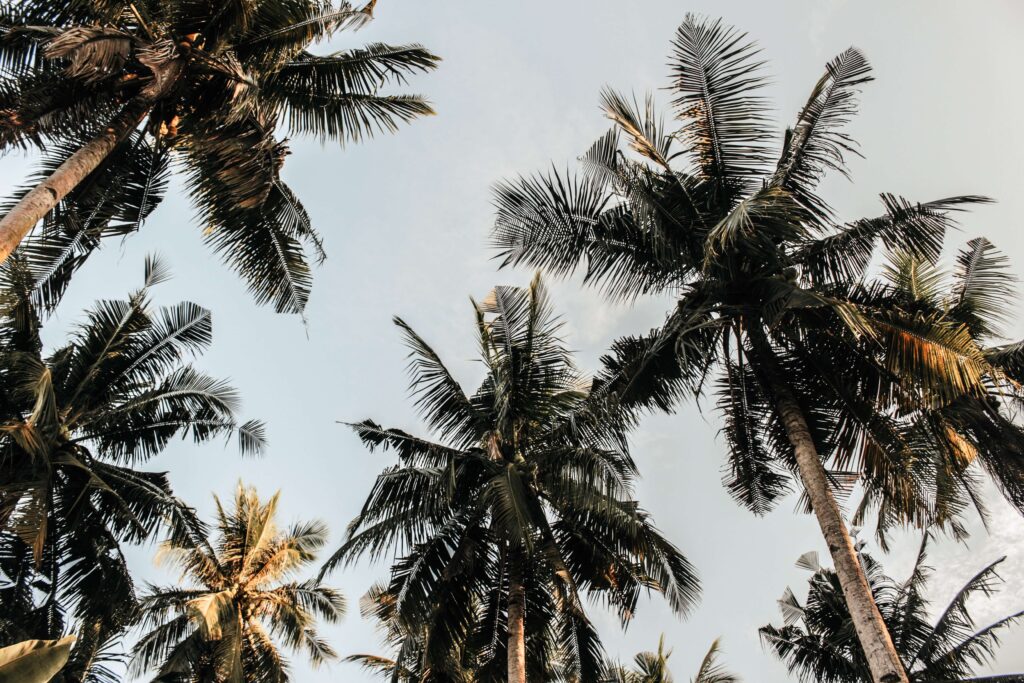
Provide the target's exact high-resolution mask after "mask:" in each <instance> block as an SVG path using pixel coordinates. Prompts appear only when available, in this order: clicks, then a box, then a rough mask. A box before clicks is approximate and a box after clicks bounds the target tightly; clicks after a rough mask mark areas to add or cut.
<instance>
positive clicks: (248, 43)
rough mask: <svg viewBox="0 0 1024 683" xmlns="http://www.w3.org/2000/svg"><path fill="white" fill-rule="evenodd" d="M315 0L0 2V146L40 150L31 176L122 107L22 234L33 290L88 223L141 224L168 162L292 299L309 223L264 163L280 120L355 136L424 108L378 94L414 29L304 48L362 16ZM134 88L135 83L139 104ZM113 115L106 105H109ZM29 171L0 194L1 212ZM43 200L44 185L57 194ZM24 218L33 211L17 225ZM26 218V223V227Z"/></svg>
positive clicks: (214, 220)
mask: <svg viewBox="0 0 1024 683" xmlns="http://www.w3.org/2000/svg"><path fill="white" fill-rule="evenodd" d="M373 4H374V3H370V5H368V6H366V7H364V8H362V9H357V8H354V7H352V6H351V5H350V4H348V2H345V1H342V2H341V3H340V4H338V5H335V4H333V3H332V2H331V1H330V0H258V1H255V2H234V1H232V2H214V1H212V0H136V1H135V2H132V3H122V2H108V1H106V0H62V1H61V2H52V1H51V0H23V1H16V2H13V3H10V2H5V3H3V4H2V5H0V112H2V113H0V151H3V150H10V149H12V148H16V147H25V146H37V147H40V148H42V149H44V150H45V154H44V156H43V160H42V166H41V168H40V170H39V173H38V175H37V176H36V177H34V178H32V185H39V184H40V183H43V181H44V180H45V179H46V178H48V177H51V176H52V174H53V173H54V172H55V171H57V170H58V168H59V167H61V165H62V164H64V163H65V162H66V161H68V160H69V159H70V158H71V157H72V155H73V154H74V153H75V152H76V150H80V149H82V148H83V146H84V145H86V143H87V141H89V140H91V139H94V137H95V136H96V135H97V134H98V133H99V132H101V131H103V130H105V127H107V128H106V129H107V130H110V129H111V127H112V126H114V124H113V123H108V122H111V121H114V122H118V121H121V120H122V119H123V118H124V117H128V118H129V119H131V120H128V121H126V123H125V131H124V135H123V136H121V139H119V141H118V142H117V144H116V146H114V147H113V149H112V150H110V151H109V154H108V155H107V156H106V158H105V159H104V160H103V161H102V163H100V164H99V165H98V167H97V168H95V170H92V171H91V172H90V173H89V174H88V175H87V176H86V177H84V178H83V179H80V182H77V183H76V185H75V187H74V188H73V189H72V190H71V191H70V193H69V194H67V196H65V197H63V199H62V200H61V201H60V202H59V203H58V204H57V205H56V206H55V207H53V209H52V210H51V211H49V212H48V213H47V214H46V216H45V218H44V219H43V222H42V228H41V229H40V230H39V231H38V232H37V234H36V236H35V237H34V238H31V239H30V240H29V241H28V242H26V243H24V244H23V246H22V251H23V252H24V253H25V256H26V258H27V260H28V262H29V263H30V265H31V267H32V272H33V275H34V283H33V287H34V289H35V290H36V291H37V292H38V293H39V294H40V295H42V296H43V299H44V300H45V299H46V296H45V295H46V294H47V293H48V292H50V291H52V290H54V289H60V288H62V287H64V286H66V284H67V280H68V278H69V277H70V276H71V274H72V273H73V272H74V270H75V269H76V268H78V266H79V265H80V264H81V263H82V262H83V261H84V260H85V259H86V258H87V257H88V256H89V254H91V253H92V252H93V251H94V250H95V249H96V248H97V247H98V246H99V245H100V244H101V242H102V240H103V239H104V238H107V237H111V236H116V235H125V234H128V233H130V232H133V231H135V230H137V229H138V228H139V227H141V225H142V223H143V221H144V220H145V219H146V217H147V216H148V215H149V214H150V213H151V212H152V210H153V209H154V207H155V206H156V205H157V204H158V203H159V202H160V200H161V199H162V198H163V196H164V194H165V191H166V188H167V183H168V177H169V174H170V170H171V165H170V164H171V161H176V162H177V163H178V168H179V169H180V170H181V171H182V174H183V176H184V180H185V183H186V185H187V188H188V192H189V195H190V196H191V198H192V201H193V203H194V205H195V208H196V211H197V219H198V221H199V222H200V223H201V225H202V226H203V228H204V236H205V239H206V241H207V242H208V243H209V244H210V245H211V246H212V247H213V248H214V249H215V250H216V251H217V252H218V253H220V254H221V255H222V256H223V258H224V259H225V260H226V261H227V262H228V263H229V264H230V265H231V267H232V268H233V269H234V270H236V271H237V272H238V273H239V274H240V275H241V276H242V277H243V278H245V280H246V281H247V283H248V285H249V287H250V289H251V290H252V292H253V294H254V295H255V297H256V299H257V300H258V301H259V302H261V303H262V302H270V303H272V304H273V305H274V307H275V308H276V309H277V310H278V311H285V312H301V311H302V310H303V308H304V306H305V304H306V300H307V298H308V295H309V291H310V285H311V275H310V267H309V261H310V259H311V258H312V257H315V258H317V259H322V258H323V250H322V248H321V241H320V237H319V236H318V234H317V232H316V231H315V230H314V229H313V227H312V225H311V224H310V219H309V216H308V215H307V213H306V211H305V209H304V208H303V207H302V204H301V203H300V202H299V200H298V198H297V197H296V196H295V194H294V193H293V192H292V190H291V189H290V188H289V187H288V186H287V185H286V184H285V183H284V182H283V181H282V179H281V177H280V172H281V167H282V164H283V162H284V159H285V156H286V155H287V154H288V147H287V144H286V141H285V140H282V139H281V137H282V134H284V135H290V136H308V137H313V138H314V139H318V140H321V141H326V140H338V141H341V142H345V141H360V140H362V139H364V138H367V137H370V136H372V135H374V134H375V133H381V132H390V131H394V130H396V128H397V127H398V125H399V124H400V123H402V122H407V121H410V120H412V119H414V118H416V117H419V116H423V115H427V114H431V113H432V109H431V107H430V106H429V104H428V103H427V102H426V101H425V100H424V99H423V98H421V97H419V96H416V95H396V94H386V93H385V92H382V89H383V88H385V87H386V86H388V85H391V84H396V83H397V84H403V83H405V81H406V79H407V77H408V76H410V75H412V74H415V73H417V72H425V71H429V70H432V69H434V68H435V67H436V65H437V62H438V58H437V57H435V56H434V55H433V54H431V53H430V52H429V51H427V50H426V49H425V48H423V47H422V46H419V45H415V44H410V45H386V44H382V43H373V44H370V45H367V46H366V47H364V48H358V49H351V50H344V51H341V52H334V53H331V54H325V55H322V54H315V53H314V52H312V51H311V50H312V49H313V48H314V46H315V45H317V44H318V43H320V42H323V41H325V40H327V39H329V38H331V37H332V36H333V35H334V34H335V33H336V32H338V31H342V30H346V29H353V28H358V27H359V26H360V25H362V24H364V23H365V22H367V21H368V20H369V19H370V18H371V16H372V6H373ZM140 98H143V100H142V104H141V109H139V110H138V111H136V109H137V108H138V107H139V106H140V105H139V102H140ZM118 117H120V118H118ZM29 189H30V188H26V189H25V190H23V191H22V192H20V193H19V194H18V195H17V197H16V198H15V201H12V202H11V204H9V205H8V207H7V211H8V213H10V212H11V210H12V209H13V208H14V207H15V203H16V201H17V200H20V199H21V198H22V197H24V196H25V195H26V193H27V192H28V191H29ZM58 199H59V197H58ZM36 220H38V219H37V218H33V220H32V223H33V224H34V223H35V221H36ZM30 227H31V226H30Z"/></svg>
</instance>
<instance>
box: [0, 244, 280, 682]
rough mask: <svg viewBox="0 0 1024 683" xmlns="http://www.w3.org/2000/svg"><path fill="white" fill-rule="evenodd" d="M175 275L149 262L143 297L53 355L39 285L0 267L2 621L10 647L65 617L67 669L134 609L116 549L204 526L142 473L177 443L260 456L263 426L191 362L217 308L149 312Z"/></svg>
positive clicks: (87, 325) (162, 476)
mask: <svg viewBox="0 0 1024 683" xmlns="http://www.w3.org/2000/svg"><path fill="white" fill-rule="evenodd" d="M166 276H167V270H166V269H165V268H164V267H163V266H162V265H161V264H160V263H159V262H158V261H156V260H148V261H147V263H146V273H145V284H144V286H143V287H142V288H141V289H139V290H137V291H135V292H133V293H132V294H131V295H130V296H129V297H128V298H127V299H125V300H121V301H101V302H99V303H97V304H96V305H95V306H94V307H93V309H92V310H90V311H88V312H87V313H86V316H85V319H84V320H83V321H82V322H81V323H79V324H78V325H77V326H76V327H75V328H74V330H73V331H72V333H71V336H70V339H69V340H68V341H67V342H66V343H65V344H64V345H63V346H60V347H58V348H56V349H55V350H52V351H49V352H47V351H46V350H45V349H44V346H43V343H42V341H41V338H40V331H41V329H40V328H41V322H42V317H41V315H40V313H39V311H38V310H37V309H36V308H34V307H33V306H32V305H31V304H30V303H29V299H28V298H27V297H26V296H25V289H26V288H27V287H30V286H31V284H30V276H29V275H27V274H26V271H25V269H24V268H23V267H22V263H21V261H20V259H17V258H15V259H11V260H8V261H7V262H6V263H5V264H4V266H3V278H2V288H0V300H2V302H0V307H2V308H0V386H2V387H3V390H2V391H0V571H2V574H3V576H4V579H5V581H4V586H3V587H2V588H0V591H2V593H3V600H2V604H3V606H4V609H3V610H2V615H0V621H2V622H3V629H2V632H3V637H4V639H5V641H8V642H9V641H12V640H21V639H24V638H40V637H42V638H53V637H57V636H59V635H60V634H61V633H62V632H63V631H64V629H65V628H66V627H67V625H68V624H67V619H68V617H70V618H71V619H73V621H74V622H75V624H76V629H77V630H78V631H79V640H78V643H77V645H76V650H75V654H74V655H73V656H72V664H75V663H76V662H78V661H79V654H81V653H82V652H86V651H90V650H89V648H100V647H101V646H102V643H103V642H105V641H106V640H107V638H108V637H109V636H112V635H115V634H116V633H117V632H118V631H119V629H120V627H122V626H123V625H124V622H125V620H126V619H127V618H128V616H129V613H130V611H131V608H132V605H133V604H134V590H133V586H132V581H131V578H130V576H129V573H128V569H127V566H126V565H125V561H124V558H123V557H122V555H121V551H120V548H121V543H122V542H139V541H142V540H145V539H149V538H151V537H152V536H153V535H154V534H155V533H156V532H157V531H158V530H160V529H167V530H170V531H171V532H173V533H183V532H184V531H186V530H187V529H189V528H191V527H193V526H194V524H195V520H194V519H193V517H192V513H191V511H190V510H189V509H188V508H187V507H185V506H184V504H183V503H181V502H180V501H179V500H178V499H177V498H175V496H174V494H173V492H172V491H171V487H170V482H169V480H168V477H167V474H166V473H163V472H148V471H144V470H141V469H138V465H139V464H141V463H142V462H145V461H146V460H148V459H149V458H150V457H152V456H154V455H156V454H157V453H159V452H160V451H161V450H163V448H164V447H165V446H166V445H167V444H168V442H169V441H170V440H171V439H173V438H175V437H176V436H182V437H190V438H192V439H193V440H194V441H195V442H202V441H207V440H209V439H212V438H216V437H219V436H230V435H232V434H234V435H237V436H238V438H239V445H240V448H241V450H242V452H243V453H256V452H259V451H261V450H262V448H263V441H264V439H263V428H262V425H261V424H260V423H259V422H255V421H250V422H246V423H239V422H238V420H237V418H236V417H235V414H236V412H237V408H238V394H237V393H236V392H235V390H234V389H232V388H231V387H230V386H229V385H228V384H226V383H225V382H223V381H221V380H217V379H215V378H212V377H209V376H207V375H205V374H203V373H201V372H199V371H197V370H196V369H195V368H193V367H192V366H191V365H190V363H189V362H188V359H189V356H192V355H194V354H197V353H200V352H201V351H202V350H203V349H204V348H205V347H207V346H208V345H209V344H210V341H211V323H210V313H209V311H206V310H205V309H203V308H201V307H199V306H196V305H195V304H193V303H189V302H183V303H180V304H178V305H177V306H174V307H169V308H162V309H155V308H153V306H152V305H151V302H150V288H151V287H153V286H154V285H156V284H157V283H159V282H160V281H161V280H162V279H164V278H165V277H166ZM40 596H41V597H40ZM95 654H96V653H95V651H91V654H90V655H89V657H88V659H90V660H92V659H94V655H95Z"/></svg>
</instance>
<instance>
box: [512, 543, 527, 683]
mask: <svg viewBox="0 0 1024 683" xmlns="http://www.w3.org/2000/svg"><path fill="white" fill-rule="evenodd" d="M509 564H510V567H509V576H508V683H526V588H525V586H523V573H522V567H521V566H520V565H519V562H518V560H517V558H515V557H513V558H512V559H511V561H510V563H509Z"/></svg>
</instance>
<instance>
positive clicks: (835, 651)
mask: <svg viewBox="0 0 1024 683" xmlns="http://www.w3.org/2000/svg"><path fill="white" fill-rule="evenodd" d="M930 540H931V539H930V537H929V534H925V536H924V539H923V540H922V542H921V546H920V550H919V552H918V554H917V560H916V562H915V563H914V568H913V570H912V571H911V573H910V576H909V578H907V579H906V580H905V581H902V582H901V581H897V580H894V579H892V578H890V577H888V576H886V575H885V574H884V572H883V569H882V567H881V565H880V564H879V563H878V562H877V561H876V560H875V559H874V558H872V557H871V556H870V555H868V554H866V553H861V558H862V561H863V563H864V566H865V567H866V569H867V574H868V577H869V581H870V583H871V590H872V592H873V593H874V595H875V600H876V602H877V603H878V608H879V610H880V611H881V612H882V617H883V618H884V619H885V623H886V624H887V625H888V627H889V632H890V633H891V634H892V638H893V642H894V644H895V646H896V650H897V651H898V652H899V655H900V659H901V660H902V661H903V664H904V667H905V668H906V670H907V673H908V674H909V676H910V680H912V681H920V682H921V683H953V682H954V681H958V682H963V683H968V682H969V681H974V680H977V681H985V682H986V683H989V682H991V683H1011V682H1019V681H1021V680H1024V675H1022V674H1007V675H996V676H990V675H984V676H979V677H977V678H975V669H977V668H978V667H981V666H985V665H987V664H990V663H991V662H992V657H993V655H994V653H995V648H996V646H997V645H998V644H999V636H1000V635H1001V634H1002V633H1003V632H1004V631H1005V629H1007V628H1008V627H1010V626H1012V625H1013V624H1015V623H1016V622H1018V621H1019V620H1020V619H1021V618H1024V611H1022V612H1016V613H1014V614H1010V615H1009V616H1006V617H1003V618H1000V619H997V620H996V621H994V622H993V623H991V624H987V625H984V626H982V627H979V625H978V623H977V621H976V620H975V618H974V617H973V616H972V615H971V613H970V610H969V609H968V606H969V605H968V603H969V602H970V600H971V598H973V597H975V596H991V595H993V594H994V593H995V591H996V590H997V589H998V586H999V584H1000V583H1001V579H1000V578H999V575H998V574H997V570H998V568H999V565H1000V564H1001V563H1002V562H1003V560H1004V559H1006V558H1001V559H998V560H996V561H995V562H993V563H991V564H989V565H987V566H986V567H984V568H983V569H982V570H981V571H979V572H978V573H977V574H975V575H974V576H973V577H971V579H970V580H969V581H968V582H967V583H966V584H964V586H963V587H962V588H960V589H959V590H958V591H957V592H956V594H955V595H954V596H953V598H952V599H951V600H950V601H949V603H948V605H946V606H945V608H943V609H942V611H941V612H936V611H935V610H934V609H933V607H932V602H931V601H930V600H929V599H928V597H927V592H928V582H929V580H930V579H931V577H932V575H933V569H932V568H931V567H929V566H928V564H926V563H927V553H926V551H927V548H928V544H929V543H930ZM798 566H800V567H803V568H805V569H810V570H811V571H813V572H814V573H813V574H812V575H811V578H810V579H809V580H808V585H809V589H808V593H807V600H806V601H805V603H804V604H803V605H801V604H800V602H799V601H798V600H797V598H796V596H795V595H793V592H792V591H791V590H789V589H788V588H787V589H786V592H785V593H784V594H783V596H782V599H781V600H779V606H780V608H781V610H782V614H783V618H784V622H785V623H784V625H783V626H781V627H776V626H771V625H769V626H764V627H762V628H761V631H760V632H761V638H762V641H763V642H764V644H765V645H766V647H768V649H769V650H770V651H771V652H772V653H773V654H775V655H776V656H777V657H778V658H779V659H780V660H782V661H783V662H784V663H785V664H786V666H788V667H789V670H790V672H791V673H794V674H795V675H796V676H797V678H798V679H799V680H801V681H814V682H815V683H861V682H867V681H870V680H871V676H870V672H869V671H868V669H867V664H866V662H865V660H864V654H863V652H862V651H861V649H860V647H859V645H858V643H857V640H856V637H855V636H854V634H853V627H852V625H851V622H850V615H849V613H848V612H847V610H846V603H845V601H844V600H843V596H842V590H841V588H840V586H839V582H838V580H837V578H836V575H835V572H833V571H832V570H831V569H828V568H823V567H820V566H818V563H817V555H816V554H815V553H807V554H806V555H804V556H803V557H802V558H801V561H800V562H798ZM935 614H938V617H937V618H935V617H934V615H935Z"/></svg>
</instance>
